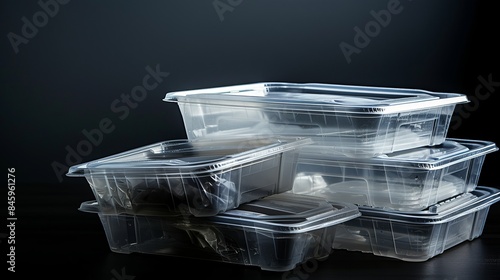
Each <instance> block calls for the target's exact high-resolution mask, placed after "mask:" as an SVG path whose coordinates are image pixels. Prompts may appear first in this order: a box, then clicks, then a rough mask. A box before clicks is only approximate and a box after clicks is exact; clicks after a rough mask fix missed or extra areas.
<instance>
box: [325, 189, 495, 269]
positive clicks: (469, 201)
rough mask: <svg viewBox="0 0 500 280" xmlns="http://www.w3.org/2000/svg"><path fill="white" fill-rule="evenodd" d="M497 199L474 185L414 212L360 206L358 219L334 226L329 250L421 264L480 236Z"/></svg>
mask: <svg viewBox="0 0 500 280" xmlns="http://www.w3.org/2000/svg"><path fill="white" fill-rule="evenodd" d="M499 200H500V192H499V190H498V189H496V188H490V187H483V186H478V187H477V188H476V189H475V190H474V191H472V192H470V193H466V194H462V195H459V196H457V197H454V198H452V199H449V200H447V201H444V202H441V203H439V204H436V205H433V206H431V207H429V208H428V209H426V210H423V211H420V212H418V213H408V212H406V213H405V212H391V211H384V210H382V209H376V208H370V207H362V206H360V207H359V211H360V212H361V216H360V217H358V218H356V219H353V220H350V221H346V222H345V223H343V224H342V225H339V226H338V227H337V232H336V234H335V239H334V243H333V248H335V249H346V250H350V251H360V252H365V253H373V254H374V255H377V256H384V257H389V258H396V259H400V260H403V261H410V262H421V261H426V260H428V259H430V258H432V257H434V256H436V255H439V254H441V253H443V252H444V251H445V250H447V249H449V248H451V247H453V246H455V245H457V244H460V243H462V242H464V241H467V240H473V239H475V238H478V237H479V236H481V234H482V232H483V229H484V225H485V222H486V219H487V216H488V211H489V209H490V206H491V205H492V204H493V203H496V202H498V201H499Z"/></svg>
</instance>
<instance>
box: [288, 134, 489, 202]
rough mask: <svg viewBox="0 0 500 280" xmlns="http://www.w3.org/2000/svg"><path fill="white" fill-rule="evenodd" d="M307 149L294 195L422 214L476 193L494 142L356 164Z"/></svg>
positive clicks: (446, 145) (455, 143)
mask: <svg viewBox="0 0 500 280" xmlns="http://www.w3.org/2000/svg"><path fill="white" fill-rule="evenodd" d="M328 149H329V147H305V148H304V149H302V150H301V153H300V155H299V159H298V163H297V172H296V178H295V181H294V186H293V188H292V191H293V192H294V193H303V194H309V195H315V196H321V197H324V198H326V199H333V200H335V201H337V200H339V201H346V202H351V203H355V204H357V205H367V206H374V207H380V208H385V209H388V210H399V211H419V210H423V209H425V208H427V207H429V206H430V205H432V204H435V203H437V202H439V201H441V200H444V199H447V198H449V197H452V196H455V195H458V194H461V193H464V192H470V191H472V190H473V189H474V188H475V187H476V186H477V183H478V180H479V176H480V172H481V169H482V165H483V162H484V160H485V157H486V155H487V154H489V153H491V152H494V151H497V150H498V147H497V146H496V145H495V144H494V143H492V142H489V141H480V140H468V139H452V138H448V139H447V140H446V141H445V142H443V143H442V144H440V145H436V146H431V147H429V146H427V147H420V148H414V149H409V150H405V151H399V152H395V153H391V154H385V155H380V156H377V157H373V158H363V159H359V158H358V159H355V158H350V157H346V156H344V155H341V154H335V153H331V152H329V151H328Z"/></svg>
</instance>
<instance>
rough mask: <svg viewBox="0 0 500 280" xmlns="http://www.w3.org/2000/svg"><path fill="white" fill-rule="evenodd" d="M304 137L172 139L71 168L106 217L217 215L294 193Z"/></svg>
mask: <svg viewBox="0 0 500 280" xmlns="http://www.w3.org/2000/svg"><path fill="white" fill-rule="evenodd" d="M310 143H311V139H307V138H283V137H282V138H259V137H254V138H251V139H249V138H242V137H240V138H236V137H235V138H232V139H226V140H223V139H217V140H215V139H211V140H207V141H204V140H201V139H198V140H170V141H164V142H160V143H155V144H151V145H148V146H145V147H141V148H136V149H133V150H130V151H126V152H122V153H118V154H116V155H112V156H109V157H106V158H102V159H98V160H94V161H90V162H87V163H82V164H79V165H75V166H72V167H71V168H70V169H69V171H68V174H67V175H68V176H84V177H85V178H86V179H87V181H88V183H89V184H90V187H91V189H92V191H93V192H94V195H95V197H96V200H97V201H98V203H99V205H100V206H101V212H102V213H113V214H115V213H132V214H140V213H143V214H155V213H156V214H162V215H164V214H166V213H170V214H172V215H181V214H182V215H194V216H213V215H216V214H217V213H220V212H223V211H226V210H229V209H232V208H236V207H237V206H238V205H239V204H241V203H245V202H248V201H251V200H254V199H257V198H261V197H264V196H267V195H271V194H275V193H280V192H284V191H288V190H290V189H291V188H292V184H293V180H294V175H295V167H296V164H297V157H298V152H299V150H300V148H301V147H303V146H304V145H308V144H310Z"/></svg>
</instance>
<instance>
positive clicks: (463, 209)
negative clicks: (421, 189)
mask: <svg viewBox="0 0 500 280" xmlns="http://www.w3.org/2000/svg"><path fill="white" fill-rule="evenodd" d="M499 200H500V190H499V189H496V188H491V187H484V186H478V187H476V189H475V190H473V191H471V192H470V193H464V194H461V195H458V196H455V197H452V198H450V199H447V200H445V201H442V202H440V203H437V204H434V205H432V206H430V207H428V208H427V209H425V210H422V211H419V212H403V211H387V210H384V209H380V208H373V207H368V206H359V211H360V212H361V215H362V216H363V217H367V218H374V219H379V220H390V221H395V222H396V221H397V222H403V223H412V224H441V223H446V222H449V221H452V220H454V219H457V218H459V217H461V216H465V215H467V214H470V213H473V212H476V211H478V210H481V209H483V208H485V207H489V206H491V205H492V204H494V203H496V202H498V201H499Z"/></svg>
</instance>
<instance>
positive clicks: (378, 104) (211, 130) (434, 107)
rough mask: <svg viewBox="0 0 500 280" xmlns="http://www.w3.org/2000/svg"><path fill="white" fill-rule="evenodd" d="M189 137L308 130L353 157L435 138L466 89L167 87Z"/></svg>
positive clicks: (428, 142)
mask: <svg viewBox="0 0 500 280" xmlns="http://www.w3.org/2000/svg"><path fill="white" fill-rule="evenodd" d="M164 101H168V102H176V103H177V104H178V106H179V109H180V112H181V115H182V117H183V120H184V125H185V129H186V132H187V136H188V138H189V139H196V138H201V137H227V136H228V135H255V134H265V135H286V136H300V137H311V138H312V139H313V140H314V142H315V143H316V144H318V145H330V146H332V147H333V148H334V149H335V150H337V151H338V152H341V153H344V154H346V155H349V156H352V157H371V156H375V155H378V154H384V153H391V152H395V151H400V150H405V149H410V148H415V147H421V146H426V145H437V144H440V143H442V142H443V141H444V140H445V136H446V133H447V131H448V128H449V125H450V120H451V116H452V113H453V111H454V109H455V106H456V105H457V104H459V103H465V102H468V99H467V97H466V95H463V94H457V93H438V92H430V91H424V90H412V89H399V88H383V87H366V86H348V85H335V84H314V83H308V84H307V83H306V84H297V83H255V84H245V85H236V86H226V87H219V88H208V89H199V90H187V91H178V92H169V93H167V94H166V96H165V98H164Z"/></svg>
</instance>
